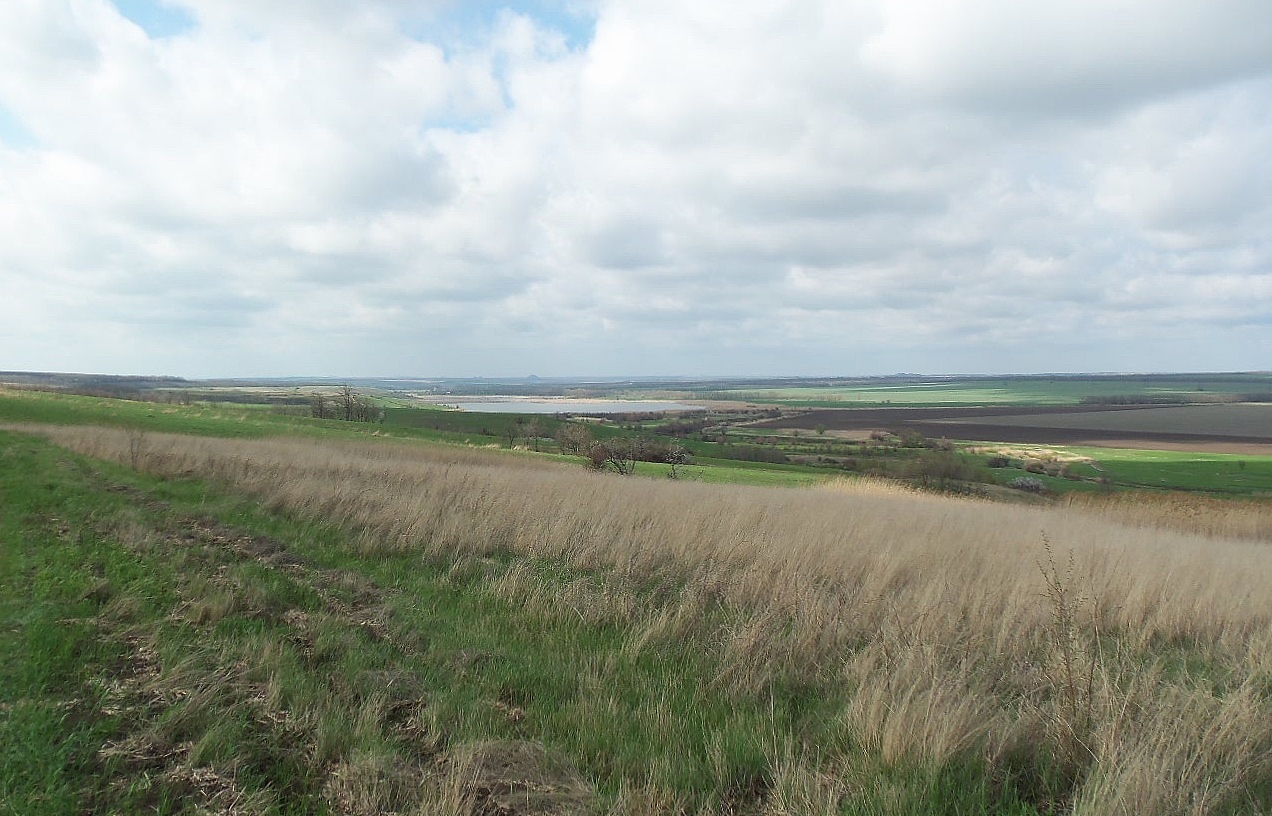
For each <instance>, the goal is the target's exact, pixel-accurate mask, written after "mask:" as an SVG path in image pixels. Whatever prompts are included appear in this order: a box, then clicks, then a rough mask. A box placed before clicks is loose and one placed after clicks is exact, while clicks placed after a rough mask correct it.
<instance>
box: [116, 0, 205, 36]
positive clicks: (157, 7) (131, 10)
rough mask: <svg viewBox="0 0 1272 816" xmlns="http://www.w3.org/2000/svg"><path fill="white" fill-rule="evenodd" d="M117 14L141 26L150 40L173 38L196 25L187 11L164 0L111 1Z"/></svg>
mask: <svg viewBox="0 0 1272 816" xmlns="http://www.w3.org/2000/svg"><path fill="white" fill-rule="evenodd" d="M113 2H114V3H115V8H117V9H119V13H120V14H122V15H124V16H125V17H127V18H128V19H129V20H132V21H133V22H134V23H136V24H137V25H139V26H141V29H142V31H145V32H146V34H147V35H148V36H149V37H150V38H151V39H158V38H161V37H175V36H176V35H178V34H184V33H185V32H187V31H189V30H190V29H192V28H194V27H195V26H196V25H197V22H196V21H195V19H194V17H192V16H191V15H190V13H189V12H188V11H186V10H185V9H183V8H180V7H179V6H175V5H172V4H171V3H167V2H164V0H113Z"/></svg>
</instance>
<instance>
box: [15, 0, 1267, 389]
mask: <svg viewBox="0 0 1272 816" xmlns="http://www.w3.org/2000/svg"><path fill="white" fill-rule="evenodd" d="M1269 368H1272V3H1269V2H1267V0H1066V2H1063V3H1059V2H1056V0H853V2H846V0H694V2H691V3H690V2H684V0H533V1H532V2H512V0H509V1H508V2H498V0H357V2H352V0H270V2H260V0H114V2H112V1H111V0H3V2H0V370H27V371H74V372H97V373H112V374H170V375H178V376H187V377H223V376H240V377H252V376H260V377H269V376H412V377H428V376H447V377H463V376H487V377H498V376H526V375H531V374H534V375H539V376H602V375H604V376H622V375H632V376H635V375H668V376H671V375H679V376H694V375H703V376H705V375H733V376H744V375H765V376H772V375H791V376H800V375H862V374H887V373H894V372H902V371H905V372H920V373H930V374H936V373H1033V372H1065V371H1073V372H1078V371H1236V370H1266V369H1269Z"/></svg>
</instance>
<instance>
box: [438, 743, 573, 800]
mask: <svg viewBox="0 0 1272 816" xmlns="http://www.w3.org/2000/svg"><path fill="white" fill-rule="evenodd" d="M438 769H439V776H440V779H441V784H440V787H439V792H440V794H441V796H440V797H439V798H441V800H442V801H443V802H447V803H448V804H450V806H451V807H452V808H453V807H455V805H459V807H460V809H459V810H457V811H455V810H452V811H448V812H453V813H457V814H464V816H487V815H489V816H494V815H495V814H498V815H499V816H585V814H593V813H595V812H596V809H597V800H596V793H595V791H594V790H593V788H592V786H591V785H590V784H588V783H587V781H585V780H584V779H583V777H582V776H580V775H579V772H578V771H577V770H576V769H575V768H574V766H573V765H571V764H570V762H569V761H568V760H566V759H565V758H564V757H562V756H560V755H558V754H555V753H553V752H551V751H548V750H547V749H546V748H545V747H544V746H542V745H539V744H537V743H533V742H514V741H496V742H481V743H476V744H470V745H464V746H460V747H458V748H456V749H454V750H452V751H451V752H450V753H449V754H447V755H446V756H445V757H443V758H442V759H441V760H440V761H439V763H438Z"/></svg>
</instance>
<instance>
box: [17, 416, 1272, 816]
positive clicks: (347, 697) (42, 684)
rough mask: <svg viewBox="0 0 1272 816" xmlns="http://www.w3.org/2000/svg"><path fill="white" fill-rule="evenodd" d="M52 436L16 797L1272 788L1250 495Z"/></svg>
mask: <svg viewBox="0 0 1272 816" xmlns="http://www.w3.org/2000/svg"><path fill="white" fill-rule="evenodd" d="M44 433H45V434H46V436H47V437H48V438H49V439H51V440H53V441H55V442H57V443H58V444H59V445H61V446H64V447H65V448H66V449H70V450H74V451H77V453H70V452H68V450H64V449H63V448H55V447H52V446H51V445H50V444H49V443H47V442H44V441H41V440H39V439H36V438H33V437H29V436H21V435H13V434H8V435H5V436H3V437H2V441H0V444H2V445H3V447H2V448H0V450H2V451H3V453H2V454H0V498H2V500H3V502H4V504H3V510H4V512H3V516H2V517H0V533H2V534H3V536H4V538H3V545H4V549H3V553H4V556H3V559H4V560H3V562H2V563H3V570H4V571H3V583H2V584H0V586H2V587H3V600H2V602H0V603H2V604H3V605H2V606H0V610H2V612H3V615H4V625H3V629H2V630H0V631H3V638H4V643H3V646H2V647H0V648H3V650H4V651H3V656H4V658H5V660H4V666H5V668H4V671H5V672H6V674H5V676H4V678H3V679H4V681H5V682H4V683H3V686H0V689H3V690H2V691H0V694H3V695H4V696H3V697H0V700H2V704H3V706H4V710H5V712H6V714H7V715H8V716H7V717H6V718H5V719H4V720H3V725H2V726H0V727H2V728H4V729H5V733H4V734H2V735H0V745H4V746H5V748H4V749H3V750H5V751H6V752H7V754H6V756H5V761H4V762H3V763H2V767H3V768H4V770H3V771H0V774H2V775H3V776H2V777H0V802H2V803H3V805H2V807H3V808H7V809H8V810H9V811H10V812H20V813H38V812H47V813H56V812H66V811H67V810H75V809H77V808H81V809H96V810H98V811H103V812H104V811H111V810H114V811H119V812H135V811H137V810H142V809H145V808H150V809H153V810H158V811H159V812H182V811H185V812H195V811H196V810H197V809H198V808H200V807H203V808H207V809H212V810H220V811H227V810H229V809H230V808H231V806H233V807H237V808H238V809H239V810H238V812H259V813H286V812H296V813H300V812H306V813H309V812H332V813H380V812H390V811H392V812H406V813H490V812H501V813H526V814H528V813H585V812H598V813H619V814H633V816H634V815H635V814H655V813H660V814H661V813H695V814H696V813H734V814H773V815H774V816H775V815H776V814H805V813H807V814H892V813H913V814H933V813H937V814H939V813H948V814H973V813H985V814H990V813H1008V814H1043V813H1080V814H1115V813H1137V814H1149V816H1152V814H1173V813H1183V812H1187V813H1207V814H1239V813H1249V814H1255V813H1266V812H1268V811H1269V810H1272V763H1270V762H1269V757H1272V685H1270V683H1272V596H1270V594H1269V593H1270V592H1272V590H1269V587H1272V550H1269V548H1268V546H1267V543H1268V537H1267V536H1266V535H1265V534H1264V533H1263V532H1261V531H1262V530H1265V529H1266V528H1265V527H1260V524H1261V523H1262V522H1260V521H1259V518H1258V517H1257V515H1258V512H1259V511H1258V510H1257V507H1258V506H1257V505H1254V504H1251V505H1248V506H1249V507H1250V508H1252V509H1251V510H1250V511H1249V512H1250V513H1251V514H1252V515H1251V522H1250V523H1249V524H1247V525H1246V526H1245V527H1242V528H1240V529H1239V530H1234V529H1232V528H1231V525H1230V523H1229V522H1230V519H1231V514H1230V513H1228V512H1220V513H1217V514H1215V515H1214V517H1213V518H1214V521H1213V523H1206V522H1205V521H1204V520H1203V519H1202V517H1201V516H1200V515H1199V514H1185V515H1183V516H1181V517H1179V518H1172V517H1171V516H1170V514H1168V513H1155V512H1153V510H1152V508H1151V507H1149V508H1147V509H1145V508H1142V507H1140V508H1136V509H1134V510H1128V509H1127V508H1125V507H1119V506H1101V507H1090V508H1062V507H1043V508H1030V507H1015V506H1001V505H992V504H987V503H983V502H968V501H959V500H955V499H951V498H945V497H938V496H930V495H921V494H915V493H912V492H909V491H905V490H902V489H899V488H896V487H889V486H885V485H880V484H877V483H871V482H841V483H837V484H836V485H834V486H833V487H830V488H823V489H813V490H805V491H790V490H767V489H761V488H755V487H734V486H713V485H704V484H694V483H686V482H672V481H670V480H666V479H659V480H653V479H624V478H621V477H617V476H613V475H606V474H595V473H589V472H587V471H585V470H583V469H582V468H580V467H578V466H577V465H568V466H566V465H561V464H558V463H555V462H552V461H550V460H547V459H542V458H533V457H525V456H510V455H508V454H501V453H497V452H493V451H482V450H471V449H463V448H458V447H442V446H428V445H420V444H418V443H415V444H407V443H403V442H400V441H392V440H385V439H369V438H364V439H362V440H358V439H324V438H319V437H293V438H276V439H234V438H195V437H190V436H185V435H162V434H158V433H153V432H152V433H148V434H147V435H145V436H144V437H143V438H141V439H142V442H141V443H139V442H138V439H139V437H138V436H137V435H136V434H135V433H133V434H130V433H129V432H128V431H126V430H112V429H110V428H101V427H93V428H84V427H75V426H71V425H67V426H63V427H60V428H50V429H48V430H46V431H45V432H44ZM82 457H90V458H82ZM132 465H135V466H136V468H137V469H136V470H134V469H133V468H132V467H130V466H132ZM1224 506H1225V507H1228V508H1230V509H1231V510H1232V513H1237V514H1240V513H1241V512H1243V511H1242V510H1241V509H1240V508H1239V506H1237V505H1224ZM1264 520H1265V517H1264ZM49 745H58V746H62V748H60V749H59V751H58V752H57V753H56V755H55V756H53V757H50V756H49V755H48V750H47V746H49ZM500 808H502V810H500Z"/></svg>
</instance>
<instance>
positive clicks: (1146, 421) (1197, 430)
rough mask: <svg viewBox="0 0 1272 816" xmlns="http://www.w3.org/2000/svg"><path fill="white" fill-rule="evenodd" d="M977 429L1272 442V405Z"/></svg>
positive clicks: (1022, 419)
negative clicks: (1161, 434) (1143, 434)
mask: <svg viewBox="0 0 1272 816" xmlns="http://www.w3.org/2000/svg"><path fill="white" fill-rule="evenodd" d="M928 421H929V422H938V423H942V424H950V425H958V424H963V423H964V422H967V421H968V420H964V419H961V418H947V419H929V420H928ZM975 424H977V425H1002V426H1012V427H1023V428H1046V429H1060V430H1075V431H1112V432H1117V433H1121V434H1125V435H1134V434H1137V433H1164V434H1176V435H1189V436H1204V437H1227V436H1231V437H1236V438H1241V439H1246V440H1255V439H1263V440H1266V441H1268V442H1272V405H1267V404H1236V405H1184V406H1160V407H1159V406H1154V407H1150V408H1137V409H1130V410H1116V411H1107V410H1090V411H1074V412H1071V413H1046V414H1042V413H1033V412H1028V413H1019V414H1008V415H1005V416H992V415H980V416H977V417H976V419H975Z"/></svg>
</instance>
